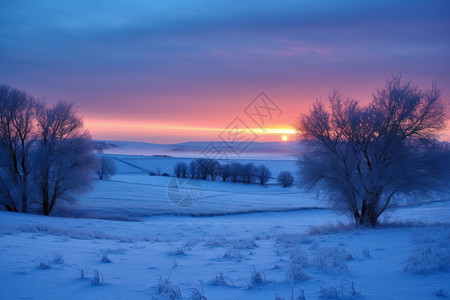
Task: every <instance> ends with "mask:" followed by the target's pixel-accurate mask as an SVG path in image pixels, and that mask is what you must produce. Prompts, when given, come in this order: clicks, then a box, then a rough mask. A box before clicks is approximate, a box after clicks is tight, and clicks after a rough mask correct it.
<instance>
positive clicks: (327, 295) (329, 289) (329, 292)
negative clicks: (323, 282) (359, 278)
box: [320, 286, 340, 300]
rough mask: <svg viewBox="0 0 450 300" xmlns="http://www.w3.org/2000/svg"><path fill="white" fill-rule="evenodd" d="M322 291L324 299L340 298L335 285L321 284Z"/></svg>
mask: <svg viewBox="0 0 450 300" xmlns="http://www.w3.org/2000/svg"><path fill="white" fill-rule="evenodd" d="M320 291H321V293H322V298H323V299H334V300H336V299H339V298H340V293H339V291H338V289H337V288H336V287H335V286H321V287H320Z"/></svg>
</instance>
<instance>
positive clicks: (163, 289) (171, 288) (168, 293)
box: [158, 275, 181, 300]
mask: <svg viewBox="0 0 450 300" xmlns="http://www.w3.org/2000/svg"><path fill="white" fill-rule="evenodd" d="M158 293H160V294H161V295H164V296H165V297H167V298H168V299H171V300H173V299H180V298H181V290H180V288H179V287H178V286H177V285H173V284H172V283H171V282H170V278H169V277H168V278H162V276H161V275H160V276H159V278H158Z"/></svg>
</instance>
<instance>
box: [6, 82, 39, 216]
mask: <svg viewBox="0 0 450 300" xmlns="http://www.w3.org/2000/svg"><path fill="white" fill-rule="evenodd" d="M34 103H35V101H34V100H33V98H32V97H30V96H28V95H27V94H26V93H25V92H24V91H21V90H18V89H15V88H11V87H9V86H7V85H0V205H2V206H3V208H4V209H6V210H8V211H15V212H18V211H21V212H27V211H28V202H29V193H30V190H31V184H30V172H31V164H30V153H31V150H32V146H33V143H34V140H35V137H34V127H33V120H34V116H35V114H34V112H35V110H34Z"/></svg>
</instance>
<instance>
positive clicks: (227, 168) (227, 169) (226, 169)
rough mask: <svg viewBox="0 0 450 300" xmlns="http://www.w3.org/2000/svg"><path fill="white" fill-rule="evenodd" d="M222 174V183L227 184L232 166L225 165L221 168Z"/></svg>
mask: <svg viewBox="0 0 450 300" xmlns="http://www.w3.org/2000/svg"><path fill="white" fill-rule="evenodd" d="M220 174H221V176H222V181H223V182H225V181H227V179H228V178H229V177H230V175H231V166H230V164H224V165H222V166H221V167H220Z"/></svg>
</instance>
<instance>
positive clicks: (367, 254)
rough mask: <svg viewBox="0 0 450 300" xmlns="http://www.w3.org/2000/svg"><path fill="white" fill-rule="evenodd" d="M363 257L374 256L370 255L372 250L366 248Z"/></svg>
mask: <svg viewBox="0 0 450 300" xmlns="http://www.w3.org/2000/svg"><path fill="white" fill-rule="evenodd" d="M362 255H363V256H364V257H365V258H371V257H372V256H371V255H370V250H369V248H364V249H363V250H362Z"/></svg>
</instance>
